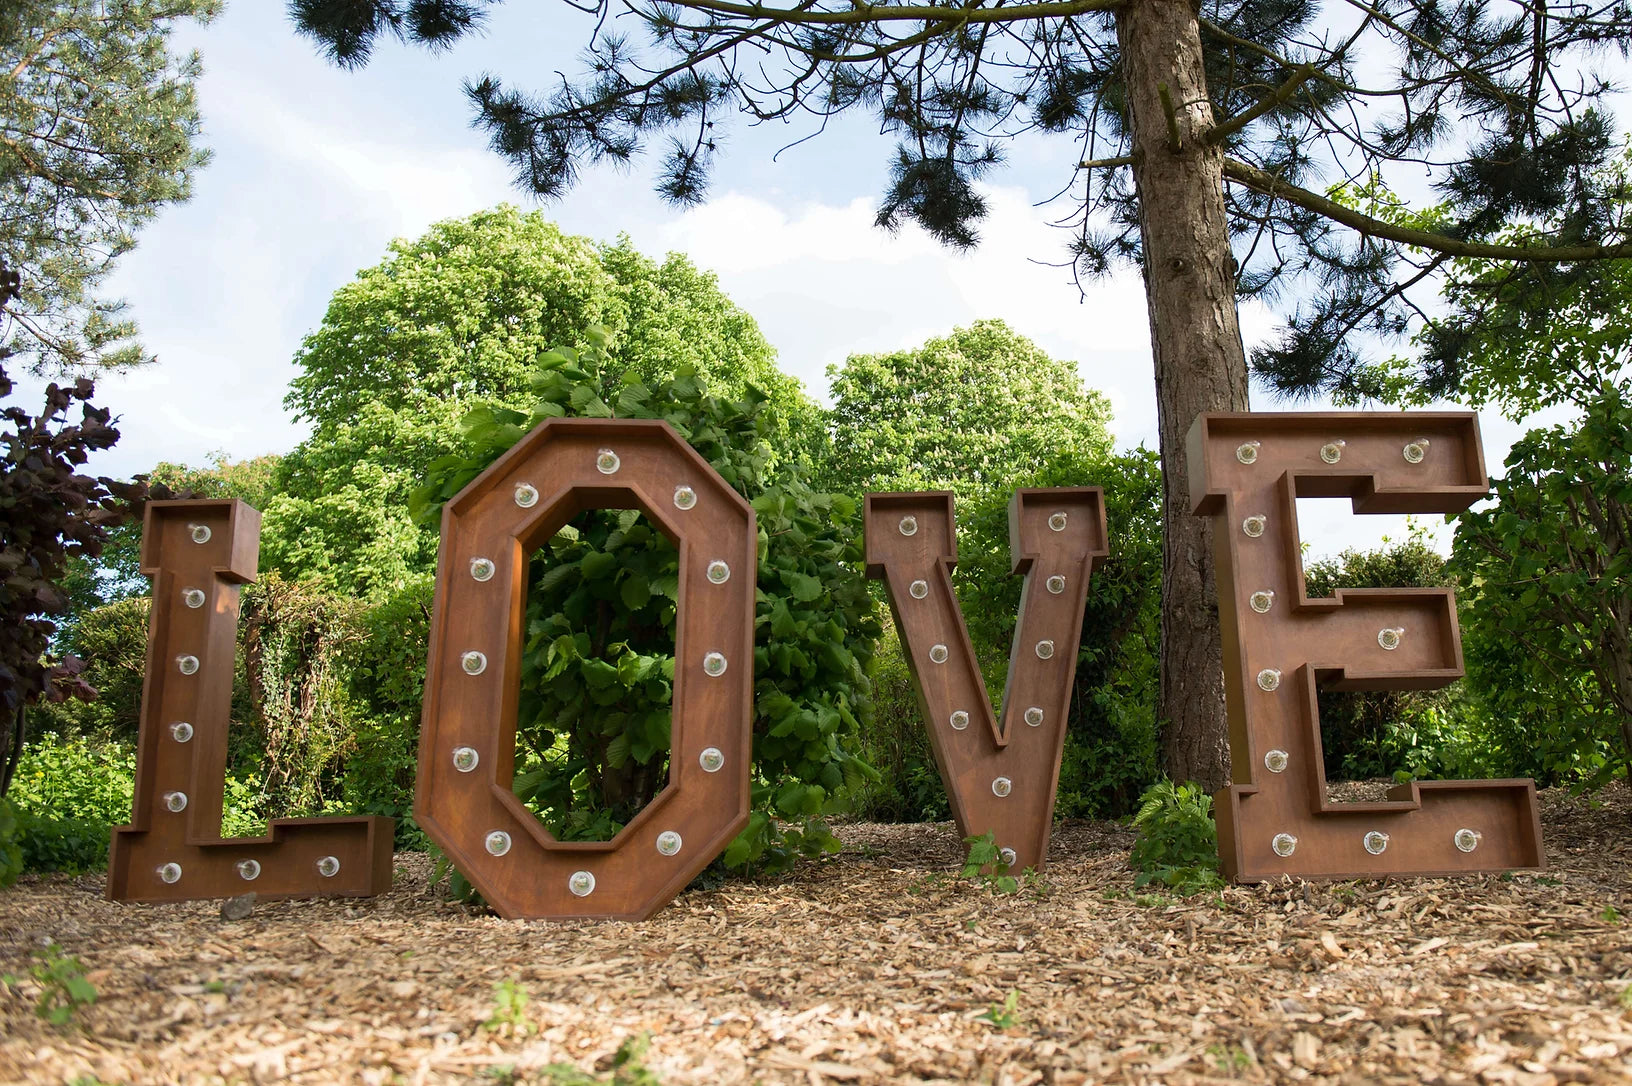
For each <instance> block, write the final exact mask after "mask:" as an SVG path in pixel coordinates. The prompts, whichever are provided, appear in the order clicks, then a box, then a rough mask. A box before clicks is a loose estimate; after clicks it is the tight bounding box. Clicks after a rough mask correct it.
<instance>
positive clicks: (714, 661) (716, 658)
mask: <svg viewBox="0 0 1632 1086" xmlns="http://www.w3.org/2000/svg"><path fill="white" fill-rule="evenodd" d="M725 667H726V661H725V654H724V653H719V652H711V653H708V654H707V655H705V656H704V657H703V673H704V674H705V675H708V676H709V677H711V678H715V679H717V678H719V677H720V676H721V675H724V674H725Z"/></svg>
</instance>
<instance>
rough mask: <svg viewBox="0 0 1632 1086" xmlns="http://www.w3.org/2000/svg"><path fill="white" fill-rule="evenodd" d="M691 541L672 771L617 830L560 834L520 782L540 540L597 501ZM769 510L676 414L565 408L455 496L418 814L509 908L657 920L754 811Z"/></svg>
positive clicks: (447, 519) (434, 638)
mask: <svg viewBox="0 0 1632 1086" xmlns="http://www.w3.org/2000/svg"><path fill="white" fill-rule="evenodd" d="M606 508H639V509H640V510H641V512H643V513H645V514H646V516H647V517H648V518H650V519H651V521H652V522H653V523H654V524H655V525H657V526H658V527H659V528H660V529H661V530H662V531H663V533H664V534H665V535H667V536H668V537H669V538H670V539H671V540H673V541H674V543H675V545H676V547H677V548H678V549H679V552H680V591H679V602H678V606H677V608H676V618H675V645H674V659H675V663H674V695H673V703H672V722H671V725H670V746H669V784H668V787H666V788H665V789H664V790H663V791H662V792H660V793H659V794H658V795H657V796H656V797H655V798H654V799H653V800H652V801H651V802H650V803H648V804H647V805H646V807H645V808H644V809H643V810H642V811H641V812H640V813H639V814H638V815H636V816H635V817H634V818H633V819H631V820H630V822H629V824H628V825H627V826H625V827H624V828H623V830H622V831H621V832H619V833H618V835H617V836H616V837H614V838H613V839H612V840H610V841H571V842H567V841H557V840H556V839H555V838H554V837H552V836H551V835H550V833H549V832H548V831H546V830H545V828H544V826H543V825H542V823H540V822H539V820H538V818H537V817H536V816H534V814H533V813H532V812H531V811H529V810H528V809H527V808H526V806H524V805H523V804H522V802H521V801H520V800H519V799H517V798H516V795H515V792H514V791H512V789H511V780H512V777H513V773H514V769H515V754H516V704H517V698H518V694H519V691H520V674H521V650H522V634H523V630H522V611H523V606H524V603H525V595H526V588H527V560H528V556H529V555H531V554H532V552H533V551H535V550H537V549H538V548H539V547H541V546H543V545H544V543H545V542H546V541H547V540H548V539H549V538H550V537H551V536H552V535H554V534H555V533H556V531H557V530H559V529H560V528H561V526H562V525H564V524H566V523H567V521H569V520H571V519H572V518H573V517H574V516H576V515H577V514H578V513H581V512H583V511H584V510H586V509H606ZM757 558H758V534H757V532H756V530H755V519H754V511H753V509H752V507H750V506H749V505H748V503H747V502H745V501H744V500H743V499H742V497H741V496H740V495H739V494H737V492H736V491H734V490H732V489H731V488H730V487H729V486H727V485H726V483H725V481H724V480H723V479H721V478H720V477H719V475H718V474H717V473H716V472H715V471H714V469H713V468H712V467H711V466H710V465H709V463H708V461H706V460H704V459H703V458H702V457H701V456H699V455H698V454H697V452H696V451H695V450H693V449H692V448H691V447H690V446H689V445H687V444H686V443H685V442H684V441H682V440H681V439H680V437H679V435H677V434H676V433H675V432H674V430H673V429H671V428H670V427H669V425H668V424H667V423H665V422H661V421H655V420H647V421H627V420H612V419H566V418H560V419H550V420H548V421H546V422H544V423H543V424H541V425H540V426H539V427H537V428H536V429H535V430H533V432H532V433H530V434H528V435H527V436H526V437H525V438H523V439H522V440H521V441H520V442H518V443H517V444H516V445H515V447H513V448H512V449H511V450H510V451H509V452H507V453H505V454H504V455H503V456H501V457H500V458H499V459H498V460H497V461H495V462H494V463H493V464H492V465H491V466H490V467H489V468H488V469H487V470H486V471H484V472H483V473H482V474H481V475H479V476H477V477H476V478H475V479H474V480H473V481H472V482H471V483H470V485H469V486H467V487H465V489H464V490H462V491H460V492H459V494H458V495H456V496H455V497H454V498H453V500H452V501H450V502H448V504H447V505H446V506H445V507H444V508H443V511H442V548H441V554H440V557H439V558H438V560H437V571H436V602H435V609H434V612H433V615H432V619H431V647H430V660H429V663H428V665H427V669H426V674H425V717H424V723H423V726H422V728H421V731H420V742H419V784H418V790H417V792H416V796H415V802H414V816H415V817H416V818H417V819H418V821H419V824H420V826H421V827H422V828H423V829H424V830H425V832H426V833H427V834H429V835H430V837H431V840H433V841H435V842H436V843H437V844H438V845H439V846H440V847H441V848H442V850H443V851H444V852H446V853H447V854H448V856H449V857H450V858H451V859H452V860H453V862H454V864H455V865H457V867H458V868H459V870H460V871H461V872H463V873H464V875H465V876H466V877H467V878H468V879H470V881H471V883H472V884H473V885H475V887H476V888H477V889H478V890H480V891H481V893H482V896H483V897H485V898H486V899H487V900H488V902H489V903H490V904H491V905H492V906H493V907H494V908H495V909H497V910H498V912H499V914H500V915H501V916H505V917H511V918H519V917H550V918H558V917H574V916H576V917H611V918H618V919H624V920H642V919H645V918H646V917H648V916H650V915H652V913H654V912H656V911H657V910H658V909H660V908H662V907H663V906H664V905H665V904H667V903H668V902H669V900H670V899H672V898H673V897H674V895H675V894H677V893H679V892H680V891H681V890H682V889H684V887H685V886H686V884H687V883H688V882H690V881H691V880H692V879H693V878H695V877H696V876H697V874H698V873H699V872H701V871H702V870H703V868H705V867H707V866H708V864H709V862H710V861H711V860H713V859H714V857H715V856H716V855H718V854H719V853H720V851H721V850H722V849H724V848H725V846H726V845H727V844H729V843H730V841H731V839H732V838H733V837H735V836H736V835H737V833H738V832H739V831H740V830H741V829H742V827H743V826H744V825H745V824H746V823H747V821H748V800H749V790H748V789H749V773H748V769H749V758H750V753H751V751H750V739H751V734H750V728H751V723H752V706H753V694H754V589H755V579H756V578H755V568H756V561H757Z"/></svg>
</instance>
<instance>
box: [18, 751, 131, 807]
mask: <svg viewBox="0 0 1632 1086" xmlns="http://www.w3.org/2000/svg"><path fill="white" fill-rule="evenodd" d="M135 780H136V751H135V749H134V748H133V747H131V746H129V745H127V744H121V743H100V742H96V741H94V740H90V739H84V738H71V739H64V738H62V737H60V736H57V735H54V734H52V733H50V732H47V733H45V734H43V735H39V736H37V737H35V739H34V740H33V741H32V742H30V743H29V745H28V747H27V748H25V749H24V751H23V757H22V760H21V761H20V762H18V763H17V775H16V776H15V777H14V778H13V779H12V782H11V791H10V792H9V793H8V796H9V797H10V798H11V800H12V802H14V803H16V805H17V807H18V809H19V810H20V811H26V812H32V813H33V814H36V815H39V816H42V817H45V818H51V819H66V820H83V821H87V822H101V823H104V824H106V825H113V824H115V823H124V822H128V821H129V820H130V803H131V795H132V792H133V791H134V788H135Z"/></svg>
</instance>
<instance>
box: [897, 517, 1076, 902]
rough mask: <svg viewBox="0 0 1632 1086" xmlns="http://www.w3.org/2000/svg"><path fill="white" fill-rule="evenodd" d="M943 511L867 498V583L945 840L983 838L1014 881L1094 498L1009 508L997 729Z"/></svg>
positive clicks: (1043, 818)
mask: <svg viewBox="0 0 1632 1086" xmlns="http://www.w3.org/2000/svg"><path fill="white" fill-rule="evenodd" d="M952 500H953V499H952V495H951V494H950V493H949V492H946V491H934V492H927V491H926V492H923V493H916V494H869V495H867V508H866V528H867V576H869V577H873V578H882V579H883V580H884V584H885V588H886V590H887V593H888V595H889V599H890V610H891V611H892V612H893V613H894V615H895V626H896V629H897V630H898V631H899V632H900V635H901V645H902V649H903V650H904V651H905V653H906V657H907V666H908V667H909V668H910V669H911V670H912V675H913V682H914V684H915V685H916V687H917V689H918V700H919V705H920V706H921V708H922V709H923V713H924V717H925V719H926V720H927V721H928V722H929V742H930V747H931V748H932V749H933V750H934V751H935V764H936V765H937V767H939V769H940V771H941V780H942V781H943V782H945V784H946V794H947V798H948V799H949V800H951V803H952V816H953V818H954V819H956V820H957V824H958V833H959V834H960V835H961V836H963V837H966V838H967V837H974V836H982V835H985V834H987V833H991V834H993V835H994V840H995V842H996V844H997V845H998V847H999V849H1000V851H1001V855H1002V857H1003V860H1004V861H1005V862H1006V863H1007V864H1008V865H1009V867H1011V868H1013V869H1015V870H1021V869H1024V868H1028V867H1041V866H1042V865H1043V860H1044V858H1045V857H1046V855H1047V853H1048V833H1049V828H1050V827H1051V826H1052V825H1053V822H1054V793H1055V790H1056V789H1057V788H1058V786H1059V781H1060V753H1061V750H1062V749H1063V747H1064V744H1065V718H1066V712H1067V710H1068V709H1069V708H1070V706H1071V679H1072V677H1073V676H1074V675H1075V674H1076V670H1077V646H1078V644H1079V643H1080V642H1081V640H1082V612H1083V607H1084V605H1085V603H1086V600H1087V596H1088V578H1089V576H1090V575H1091V574H1092V573H1093V570H1094V566H1095V565H1097V564H1098V562H1099V560H1100V559H1101V558H1104V557H1105V556H1106V554H1108V553H1109V552H1108V550H1107V549H1106V546H1105V505H1104V500H1103V492H1102V491H1101V490H1100V488H1099V487H1075V488H1059V489H1036V490H1018V491H1016V492H1015V494H1014V498H1013V499H1012V500H1011V501H1010V502H1009V555H1010V557H1011V558H1012V559H1013V561H1014V572H1015V573H1017V574H1021V575H1023V576H1024V577H1025V579H1026V580H1025V586H1024V588H1023V589H1022V590H1021V597H1020V618H1019V622H1018V623H1017V625H1016V626H1015V632H1014V646H1013V648H1012V649H1011V650H1010V652H1009V677H1008V682H1007V684H1006V685H1005V687H1004V693H1003V720H1002V724H1001V726H999V724H998V721H997V718H996V716H995V715H994V714H993V712H992V706H991V701H990V699H988V697H987V695H986V683H985V680H984V679H983V678H982V677H981V674H980V668H979V666H978V665H977V663H976V661H975V650H974V646H973V645H972V644H971V643H970V641H969V631H968V629H967V628H966V627H965V626H964V622H963V612H962V611H961V610H960V609H959V607H958V600H957V597H956V596H955V595H954V594H953V592H952V569H953V567H955V566H956V565H957V562H958V549H957V530H956V527H955V525H954V523H953V518H952Z"/></svg>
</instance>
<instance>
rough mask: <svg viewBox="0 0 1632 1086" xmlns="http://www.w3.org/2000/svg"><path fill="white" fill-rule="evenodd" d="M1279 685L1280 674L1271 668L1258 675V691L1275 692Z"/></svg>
mask: <svg viewBox="0 0 1632 1086" xmlns="http://www.w3.org/2000/svg"><path fill="white" fill-rule="evenodd" d="M1280 685H1281V673H1280V672H1279V671H1277V670H1276V669H1274V668H1272V667H1266V668H1264V670H1262V671H1260V672H1259V673H1258V689H1260V690H1275V689H1278V688H1279V687H1280Z"/></svg>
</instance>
